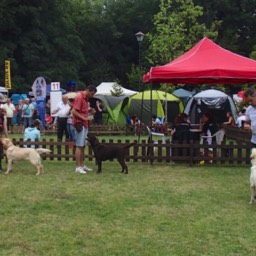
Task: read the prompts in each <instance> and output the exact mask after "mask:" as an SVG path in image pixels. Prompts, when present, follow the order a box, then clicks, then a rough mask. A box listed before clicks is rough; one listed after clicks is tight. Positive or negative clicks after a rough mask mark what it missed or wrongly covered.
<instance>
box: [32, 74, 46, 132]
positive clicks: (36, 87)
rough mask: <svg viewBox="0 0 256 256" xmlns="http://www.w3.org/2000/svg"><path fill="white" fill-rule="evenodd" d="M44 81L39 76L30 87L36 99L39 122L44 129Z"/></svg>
mask: <svg viewBox="0 0 256 256" xmlns="http://www.w3.org/2000/svg"><path fill="white" fill-rule="evenodd" d="M46 88H47V85H46V81H45V79H44V78H43V77H42V76H40V77H38V78H36V80H35V81H34V83H33V85H32V91H33V94H34V96H35V99H36V104H37V111H38V114H39V117H40V120H41V122H42V124H43V126H44V127H45V98H46Z"/></svg>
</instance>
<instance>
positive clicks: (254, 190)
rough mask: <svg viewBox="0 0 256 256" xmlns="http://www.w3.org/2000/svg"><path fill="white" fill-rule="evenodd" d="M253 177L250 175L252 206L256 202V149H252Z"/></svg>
mask: <svg viewBox="0 0 256 256" xmlns="http://www.w3.org/2000/svg"><path fill="white" fill-rule="evenodd" d="M250 158H251V164H252V167H251V175H250V189H251V201H250V204H252V203H254V202H255V196H256V148H253V149H252V152H251V156H250Z"/></svg>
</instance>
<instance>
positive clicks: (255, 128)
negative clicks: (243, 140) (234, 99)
mask: <svg viewBox="0 0 256 256" xmlns="http://www.w3.org/2000/svg"><path fill="white" fill-rule="evenodd" d="M245 116H246V120H249V121H251V131H252V138H251V142H252V143H254V144H256V107H253V106H251V105H250V106H249V107H248V108H247V109H246V112H245Z"/></svg>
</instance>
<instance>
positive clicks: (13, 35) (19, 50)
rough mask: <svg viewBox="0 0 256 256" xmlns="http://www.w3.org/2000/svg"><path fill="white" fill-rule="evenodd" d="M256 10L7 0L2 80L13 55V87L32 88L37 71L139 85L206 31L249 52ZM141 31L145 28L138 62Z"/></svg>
mask: <svg viewBox="0 0 256 256" xmlns="http://www.w3.org/2000/svg"><path fill="white" fill-rule="evenodd" d="M255 11H256V2H255V1H250V0H223V1H215V0H208V1H203V0H189V1H186V0H150V1H148V0H136V1H134V0H51V1H49V0H37V1H28V0H9V1H7V0H3V1H1V2H0V63H1V68H0V83H1V85H4V60H10V61H11V76H12V87H13V90H12V91H13V92H14V91H15V92H27V91H28V90H29V89H30V87H31V85H32V83H33V81H34V80H35V78H36V77H38V76H43V77H45V79H46V81H47V82H48V83H49V82H51V81H59V82H61V84H62V87H66V84H67V83H68V81H71V80H72V81H76V82H77V84H78V88H79V87H81V86H82V85H84V84H90V83H93V84H95V85H98V84H99V83H100V82H103V81H117V80H119V81H120V82H121V84H122V85H123V86H125V87H127V88H131V89H138V88H139V77H141V74H142V73H143V72H144V71H147V70H148V69H149V68H150V66H151V65H155V64H164V63H165V62H166V61H170V60H171V59H173V58H175V57H177V56H179V55H180V54H182V53H183V52H184V51H185V50H187V49H189V48H190V47H191V46H192V45H194V44H195V43H197V42H198V41H199V40H200V39H201V38H202V37H203V36H209V37H211V38H212V39H214V40H215V41H216V42H217V43H218V44H220V45H221V46H223V47H225V48H227V49H229V50H231V51H234V52H236V53H238V54H242V55H244V56H250V54H251V53H254V52H255V45H256V34H255V33H254V28H255V26H256V15H255ZM138 31H142V32H143V33H145V37H144V40H143V42H142V43H141V48H140V52H141V58H140V59H141V61H140V68H139V67H138V66H139V47H138V42H137V41H136V38H135V36H134V34H135V33H136V32H138ZM251 56H254V54H251Z"/></svg>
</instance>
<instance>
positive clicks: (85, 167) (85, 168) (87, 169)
mask: <svg viewBox="0 0 256 256" xmlns="http://www.w3.org/2000/svg"><path fill="white" fill-rule="evenodd" d="M83 170H84V171H86V172H91V171H92V168H89V167H87V166H86V165H84V166H83Z"/></svg>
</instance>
